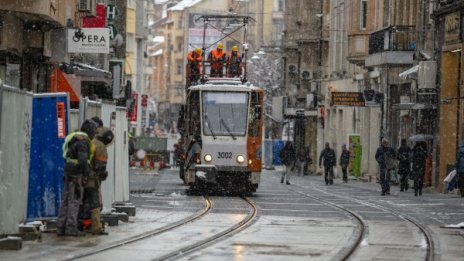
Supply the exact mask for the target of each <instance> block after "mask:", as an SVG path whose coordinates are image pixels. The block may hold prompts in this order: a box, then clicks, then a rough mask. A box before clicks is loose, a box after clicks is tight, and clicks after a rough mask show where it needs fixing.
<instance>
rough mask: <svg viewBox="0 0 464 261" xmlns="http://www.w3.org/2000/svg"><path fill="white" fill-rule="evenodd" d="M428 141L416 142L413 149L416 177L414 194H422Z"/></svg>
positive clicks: (413, 171) (413, 169)
mask: <svg viewBox="0 0 464 261" xmlns="http://www.w3.org/2000/svg"><path fill="white" fill-rule="evenodd" d="M427 156H428V152H427V143H425V141H419V142H416V145H414V148H413V149H412V175H413V178H414V196H417V193H419V196H422V186H423V185H424V177H425V164H426V160H427Z"/></svg>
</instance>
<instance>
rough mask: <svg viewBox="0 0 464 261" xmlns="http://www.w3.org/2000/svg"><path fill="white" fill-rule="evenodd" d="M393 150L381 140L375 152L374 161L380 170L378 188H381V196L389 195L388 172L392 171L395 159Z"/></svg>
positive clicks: (384, 140) (386, 142)
mask: <svg viewBox="0 0 464 261" xmlns="http://www.w3.org/2000/svg"><path fill="white" fill-rule="evenodd" d="M395 154H396V153H395V150H394V149H393V148H392V147H390V146H388V140H386V139H382V142H381V144H380V147H379V148H378V149H377V151H376V152H375V160H376V161H377V163H378V164H379V168H380V186H381V187H382V193H381V195H382V196H385V195H390V171H391V170H392V169H393V163H392V161H393V159H395V158H396V157H395Z"/></svg>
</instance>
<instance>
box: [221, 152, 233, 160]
mask: <svg viewBox="0 0 464 261" xmlns="http://www.w3.org/2000/svg"><path fill="white" fill-rule="evenodd" d="M231 158H232V152H218V159H231Z"/></svg>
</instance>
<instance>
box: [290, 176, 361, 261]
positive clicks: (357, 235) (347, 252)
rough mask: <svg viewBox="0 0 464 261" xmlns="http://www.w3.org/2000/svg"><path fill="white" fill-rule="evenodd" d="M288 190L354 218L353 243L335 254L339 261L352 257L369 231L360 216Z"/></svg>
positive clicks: (314, 197)
mask: <svg viewBox="0 0 464 261" xmlns="http://www.w3.org/2000/svg"><path fill="white" fill-rule="evenodd" d="M296 186H297V187H300V188H302V187H301V186H298V185H296ZM289 190H291V191H293V192H296V193H298V194H300V195H303V196H305V197H309V198H312V199H314V200H317V201H319V202H322V203H324V204H326V205H329V206H331V207H334V208H338V209H341V210H343V211H345V212H347V213H348V214H350V215H351V216H352V217H354V220H356V221H357V223H358V226H357V229H355V230H354V231H353V238H354V240H352V241H353V243H352V244H350V245H349V246H348V247H344V248H343V249H342V250H341V251H340V252H339V253H338V254H337V256H340V260H348V259H349V258H350V257H351V256H352V255H353V253H354V252H355V251H356V249H357V248H358V247H359V245H360V244H361V242H362V241H363V239H365V238H366V237H367V234H368V231H369V230H368V228H369V226H368V225H367V223H366V221H364V219H363V218H362V217H361V216H360V215H358V214H357V213H355V212H354V211H351V210H349V209H347V208H346V207H344V206H342V205H339V204H336V203H333V202H330V201H328V200H324V199H321V198H319V197H316V196H312V195H309V194H307V193H304V192H301V191H298V190H294V189H291V188H289Z"/></svg>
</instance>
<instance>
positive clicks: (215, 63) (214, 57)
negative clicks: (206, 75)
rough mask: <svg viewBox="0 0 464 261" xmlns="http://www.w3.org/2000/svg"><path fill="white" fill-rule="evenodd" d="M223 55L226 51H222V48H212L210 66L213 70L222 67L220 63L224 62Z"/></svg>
mask: <svg viewBox="0 0 464 261" xmlns="http://www.w3.org/2000/svg"><path fill="white" fill-rule="evenodd" d="M225 56H226V53H224V52H223V51H222V50H221V51H218V50H217V49H216V50H212V51H211V53H210V62H211V68H213V69H215V70H218V69H220V68H222V63H223V62H225Z"/></svg>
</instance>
